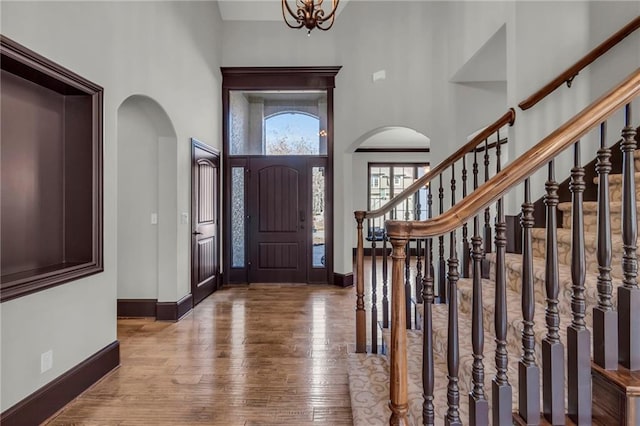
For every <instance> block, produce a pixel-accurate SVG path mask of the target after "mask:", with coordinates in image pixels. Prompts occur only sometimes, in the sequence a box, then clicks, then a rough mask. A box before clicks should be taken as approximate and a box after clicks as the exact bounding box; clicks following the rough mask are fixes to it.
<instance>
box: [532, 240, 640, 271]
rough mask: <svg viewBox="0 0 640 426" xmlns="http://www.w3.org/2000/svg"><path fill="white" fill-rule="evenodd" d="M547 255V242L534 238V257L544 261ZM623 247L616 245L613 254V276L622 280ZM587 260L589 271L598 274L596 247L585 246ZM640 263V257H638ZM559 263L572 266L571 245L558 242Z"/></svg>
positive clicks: (565, 242) (566, 242)
mask: <svg viewBox="0 0 640 426" xmlns="http://www.w3.org/2000/svg"><path fill="white" fill-rule="evenodd" d="M545 255H546V240H545V239H544V238H542V237H540V236H537V235H534V236H533V256H534V257H539V258H541V259H544V258H545ZM622 255H623V251H622V246H620V245H614V247H612V252H611V268H612V269H611V276H612V277H613V278H616V279H621V278H622ZM585 259H586V264H587V271H588V272H591V273H594V274H598V253H597V248H596V246H594V245H592V244H585ZM638 260H639V261H640V257H638ZM558 262H559V263H560V264H562V265H571V243H570V242H568V241H558Z"/></svg>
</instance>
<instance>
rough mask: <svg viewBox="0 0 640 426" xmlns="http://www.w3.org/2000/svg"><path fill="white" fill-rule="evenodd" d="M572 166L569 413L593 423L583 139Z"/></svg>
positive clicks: (568, 345) (583, 420)
mask: <svg viewBox="0 0 640 426" xmlns="http://www.w3.org/2000/svg"><path fill="white" fill-rule="evenodd" d="M573 164H574V166H573V168H572V169H571V183H570V184H569V189H570V191H571V201H572V205H571V207H572V222H571V313H572V318H571V325H569V327H567V359H568V361H567V370H568V371H567V375H568V389H567V393H568V407H567V408H568V414H569V417H570V418H571V420H573V421H574V422H576V423H577V424H590V423H591V353H590V350H591V348H590V346H591V332H590V331H589V330H588V329H587V327H586V322H585V319H584V318H585V312H586V309H587V305H586V300H585V287H584V282H585V277H586V269H587V268H586V260H585V242H584V211H583V193H584V190H585V183H584V167H582V166H581V164H582V162H581V159H580V141H577V142H576V143H575V145H574V160H573Z"/></svg>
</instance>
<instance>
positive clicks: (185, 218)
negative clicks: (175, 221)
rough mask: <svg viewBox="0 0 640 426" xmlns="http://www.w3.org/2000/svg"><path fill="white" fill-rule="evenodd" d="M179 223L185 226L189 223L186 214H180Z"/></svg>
mask: <svg viewBox="0 0 640 426" xmlns="http://www.w3.org/2000/svg"><path fill="white" fill-rule="evenodd" d="M180 223H181V224H183V225H187V224H188V223H189V214H188V213H187V212H182V214H181V215H180Z"/></svg>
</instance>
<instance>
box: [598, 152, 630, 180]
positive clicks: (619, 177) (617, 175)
mask: <svg viewBox="0 0 640 426" xmlns="http://www.w3.org/2000/svg"><path fill="white" fill-rule="evenodd" d="M637 152H638V151H636V152H635V154H636V155H637ZM635 158H640V157H638V156H636V157H635ZM634 174H635V178H636V179H635V180H636V182H638V180H639V179H640V172H635V173H634ZM622 176H623V175H622V173H612V174H610V175H609V183H613V182H615V183H620V182H622ZM598 181H599V177H598V176H596V177H594V178H593V183H598Z"/></svg>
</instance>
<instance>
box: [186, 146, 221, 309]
mask: <svg viewBox="0 0 640 426" xmlns="http://www.w3.org/2000/svg"><path fill="white" fill-rule="evenodd" d="M196 150H201V151H204V152H206V153H208V154H211V157H210V158H209V159H207V160H206V161H209V162H211V163H212V164H213V166H214V167H215V170H216V171H215V173H216V176H215V188H214V190H215V194H214V197H215V199H214V205H215V208H214V215H215V224H214V225H211V226H212V227H213V230H212V231H213V237H214V245H215V249H214V251H215V264H214V271H213V273H214V275H213V277H212V278H211V279H208V280H206V281H203V282H200V280H199V273H198V271H197V270H196V268H195V267H194V265H195V262H194V256H195V255H196V254H195V251H196V250H195V248H196V244H197V239H198V238H197V237H198V233H199V232H197V231H198V230H196V229H195V226H196V223H197V221H198V220H197V214H198V212H197V211H196V203H197V197H198V194H197V193H196V191H197V188H196V186H197V185H196V179H197V176H196V168H195V167H194V166H195V164H196V162H197V161H202V160H197V156H196ZM220 174H221V173H220V152H219V151H218V150H217V149H215V148H213V147H211V146H209V145H207V144H205V143H203V142H201V141H199V140H197V139H194V138H192V139H191V217H190V220H191V222H190V225H189V228H190V230H191V233H190V234H191V250H190V262H189V264H190V268H191V295H192V296H193V298H192V299H193V306H195V305H197V304H198V303H200V302H201V301H202V300H203V299H205V298H206V297H207V296H209V295H210V294H211V293H213V292H214V291H216V290H217V289H218V288H219V287H220V285H221V283H222V280H221V278H220V247H221V244H220V189H221V188H220Z"/></svg>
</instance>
